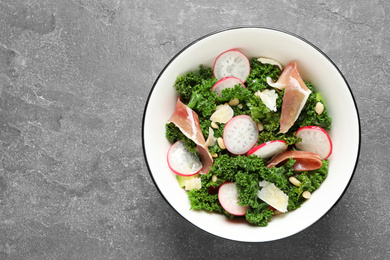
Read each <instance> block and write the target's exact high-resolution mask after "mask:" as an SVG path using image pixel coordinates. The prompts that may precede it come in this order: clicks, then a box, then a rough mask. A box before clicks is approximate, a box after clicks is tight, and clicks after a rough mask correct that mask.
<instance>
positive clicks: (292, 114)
mask: <svg viewBox="0 0 390 260" xmlns="http://www.w3.org/2000/svg"><path fill="white" fill-rule="evenodd" d="M275 84H276V86H278V88H279V89H283V88H285V91H284V96H283V103H282V114H281V117H280V132H281V133H286V132H287V131H288V130H289V129H290V128H291V127H292V126H293V125H294V123H295V121H296V120H297V118H298V116H299V114H300V113H301V111H302V108H303V107H304V106H305V103H306V100H307V98H308V97H309V95H310V93H311V91H310V89H308V88H307V86H306V84H305V82H304V81H303V80H302V77H301V75H300V74H299V71H298V67H297V64H296V62H295V61H292V62H290V63H289V64H288V65H287V66H286V67H285V68H284V70H283V72H282V74H281V75H280V77H279V79H278V81H277V82H276V83H275Z"/></svg>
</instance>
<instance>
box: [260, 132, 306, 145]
mask: <svg viewBox="0 0 390 260" xmlns="http://www.w3.org/2000/svg"><path fill="white" fill-rule="evenodd" d="M273 140H284V141H286V144H287V145H293V144H296V143H298V142H300V141H302V139H301V138H298V137H297V136H295V135H294V134H292V133H286V134H282V133H280V132H276V131H275V132H269V131H262V132H260V133H259V137H258V140H257V143H258V144H262V143H265V142H268V141H273Z"/></svg>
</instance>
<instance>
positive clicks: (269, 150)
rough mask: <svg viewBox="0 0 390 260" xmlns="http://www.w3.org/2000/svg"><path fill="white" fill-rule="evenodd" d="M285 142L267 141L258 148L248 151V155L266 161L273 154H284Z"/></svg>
mask: <svg viewBox="0 0 390 260" xmlns="http://www.w3.org/2000/svg"><path fill="white" fill-rule="evenodd" d="M287 147H288V146H287V145H286V141H283V140H274V141H269V142H266V143H263V144H260V145H258V146H255V147H253V148H252V149H250V150H249V152H248V155H251V154H254V155H257V156H259V157H261V158H262V159H268V158H271V157H272V156H274V155H275V154H278V153H281V152H284V151H286V150H287Z"/></svg>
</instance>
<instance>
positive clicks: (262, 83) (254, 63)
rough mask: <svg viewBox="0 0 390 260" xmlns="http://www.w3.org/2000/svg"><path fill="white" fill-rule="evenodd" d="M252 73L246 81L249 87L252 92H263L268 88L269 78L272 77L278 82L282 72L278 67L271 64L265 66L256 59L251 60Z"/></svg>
mask: <svg viewBox="0 0 390 260" xmlns="http://www.w3.org/2000/svg"><path fill="white" fill-rule="evenodd" d="M250 66H251V73H250V74H249V76H248V77H247V79H246V83H247V87H248V89H249V90H250V91H252V92H253V93H254V92H257V91H263V90H264V89H266V88H267V87H268V84H267V77H271V78H272V79H273V80H274V81H276V80H277V79H278V78H279V76H280V74H281V71H280V69H279V67H278V66H276V65H271V64H263V63H261V62H260V61H258V60H257V59H256V58H254V59H251V60H250Z"/></svg>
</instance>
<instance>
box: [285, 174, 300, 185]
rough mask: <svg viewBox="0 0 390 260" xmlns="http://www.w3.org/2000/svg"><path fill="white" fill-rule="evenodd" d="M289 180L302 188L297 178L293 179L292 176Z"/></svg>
mask: <svg viewBox="0 0 390 260" xmlns="http://www.w3.org/2000/svg"><path fill="white" fill-rule="evenodd" d="M288 180H289V181H290V182H291V183H292V184H293V185H294V186H297V187H299V186H301V182H300V181H299V180H298V179H297V178H295V177H293V176H291V177H290V178H288Z"/></svg>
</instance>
